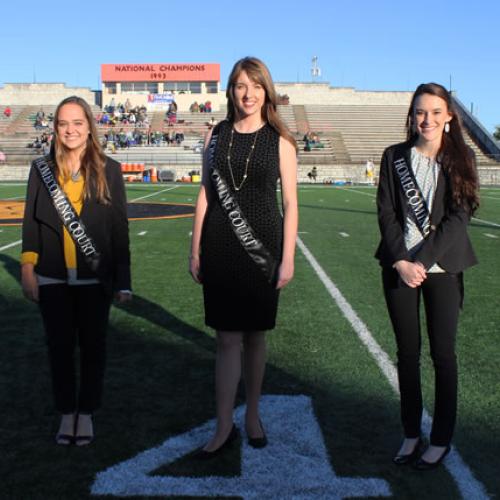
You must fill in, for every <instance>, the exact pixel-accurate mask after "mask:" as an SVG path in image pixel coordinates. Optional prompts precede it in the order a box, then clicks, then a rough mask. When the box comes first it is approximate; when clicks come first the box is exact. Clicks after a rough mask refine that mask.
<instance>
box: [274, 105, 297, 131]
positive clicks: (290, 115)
mask: <svg viewBox="0 0 500 500" xmlns="http://www.w3.org/2000/svg"><path fill="white" fill-rule="evenodd" d="M277 109H278V113H279V115H280V118H281V119H282V120H283V122H284V123H285V125H286V126H287V127H288V130H290V132H291V133H292V134H296V133H297V122H296V119H295V110H294V107H293V106H290V105H288V104H287V105H285V104H280V105H279V106H278V107H277Z"/></svg>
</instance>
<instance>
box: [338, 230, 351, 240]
mask: <svg viewBox="0 0 500 500" xmlns="http://www.w3.org/2000/svg"><path fill="white" fill-rule="evenodd" d="M339 234H340V236H342V238H349V235H348V234H347V233H344V232H342V231H341V232H340V233H339Z"/></svg>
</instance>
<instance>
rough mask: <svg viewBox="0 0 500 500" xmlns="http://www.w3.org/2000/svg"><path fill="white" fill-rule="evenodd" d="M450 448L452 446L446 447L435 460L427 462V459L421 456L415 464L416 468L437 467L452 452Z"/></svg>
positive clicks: (427, 468) (430, 468)
mask: <svg viewBox="0 0 500 500" xmlns="http://www.w3.org/2000/svg"><path fill="white" fill-rule="evenodd" d="M450 450H451V446H447V447H446V449H445V450H444V451H443V454H442V455H441V456H440V457H439V458H438V459H437V460H436V461H435V462H427V460H424V459H423V458H422V457H420V458H419V459H418V460H417V461H416V463H415V465H414V467H415V469H417V470H432V469H435V468H436V467H437V466H438V465H439V464H440V463H441V462H442V461H443V460H444V458H445V457H446V455H448V453H450Z"/></svg>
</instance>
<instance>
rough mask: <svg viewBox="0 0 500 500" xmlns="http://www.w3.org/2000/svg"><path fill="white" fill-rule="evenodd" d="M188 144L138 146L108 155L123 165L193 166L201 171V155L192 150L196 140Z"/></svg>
mask: <svg viewBox="0 0 500 500" xmlns="http://www.w3.org/2000/svg"><path fill="white" fill-rule="evenodd" d="M188 142H189V144H184V145H182V146H138V147H133V148H129V149H118V150H117V151H116V153H113V154H109V153H107V154H109V156H110V157H111V158H113V159H114V160H116V161H119V162H121V163H145V164H146V166H156V167H160V166H175V165H191V166H192V167H193V168H194V169H196V170H201V153H196V152H194V151H193V150H192V149H190V146H191V145H193V144H194V143H195V142H196V140H193V139H192V140H191V141H188Z"/></svg>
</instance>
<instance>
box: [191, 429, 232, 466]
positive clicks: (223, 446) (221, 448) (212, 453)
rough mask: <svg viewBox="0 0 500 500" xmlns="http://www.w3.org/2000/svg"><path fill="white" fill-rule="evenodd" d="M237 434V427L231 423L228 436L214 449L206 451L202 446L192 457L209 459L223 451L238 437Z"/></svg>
mask: <svg viewBox="0 0 500 500" xmlns="http://www.w3.org/2000/svg"><path fill="white" fill-rule="evenodd" d="M239 436H240V433H239V431H238V428H237V427H236V425H234V424H233V427H232V428H231V432H230V433H229V436H228V437H227V438H226V440H225V441H224V442H223V443H222V444H221V445H220V446H219V447H218V448H217V449H216V450H213V451H207V450H204V449H203V448H200V449H199V450H198V451H196V452H195V453H194V455H193V458H195V459H196V460H210V459H211V458H214V457H216V456H218V455H220V454H221V453H222V452H223V451H225V450H226V449H227V448H228V447H229V445H230V444H231V443H232V442H233V441H236V439H238V437H239Z"/></svg>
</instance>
